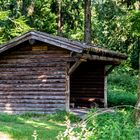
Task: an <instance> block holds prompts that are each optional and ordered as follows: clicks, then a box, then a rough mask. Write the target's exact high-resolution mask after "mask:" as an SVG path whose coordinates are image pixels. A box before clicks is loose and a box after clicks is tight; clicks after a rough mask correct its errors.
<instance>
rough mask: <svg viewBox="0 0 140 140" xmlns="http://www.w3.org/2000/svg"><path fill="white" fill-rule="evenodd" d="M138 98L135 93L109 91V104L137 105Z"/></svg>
mask: <svg viewBox="0 0 140 140" xmlns="http://www.w3.org/2000/svg"><path fill="white" fill-rule="evenodd" d="M136 101H137V98H136V96H135V95H134V94H130V93H123V92H119V91H115V92H114V91H109V92H108V106H109V107H112V106H119V105H131V106H135V104H136Z"/></svg>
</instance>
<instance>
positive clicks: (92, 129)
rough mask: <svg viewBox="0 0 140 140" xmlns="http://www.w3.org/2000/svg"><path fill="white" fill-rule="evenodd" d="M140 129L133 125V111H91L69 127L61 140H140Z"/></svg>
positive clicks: (61, 136)
mask: <svg viewBox="0 0 140 140" xmlns="http://www.w3.org/2000/svg"><path fill="white" fill-rule="evenodd" d="M139 129H140V128H137V127H136V126H135V125H134V124H133V120H132V110H131V109H128V110H127V109H126V110H124V109H122V110H108V111H100V110H97V111H91V112H90V113H89V114H88V117H87V118H86V119H85V120H84V121H83V122H80V123H79V124H77V125H75V126H70V125H69V126H68V127H67V129H66V131H65V132H64V133H63V134H59V137H58V138H59V139H61V140H70V139H77V140H85V139H86V140H126V139H127V140H139V136H140V133H139Z"/></svg>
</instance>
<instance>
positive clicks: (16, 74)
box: [0, 71, 66, 79]
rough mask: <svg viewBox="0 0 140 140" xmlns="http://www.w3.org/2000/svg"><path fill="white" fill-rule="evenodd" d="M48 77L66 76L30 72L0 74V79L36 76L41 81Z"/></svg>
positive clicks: (59, 73) (60, 72)
mask: <svg viewBox="0 0 140 140" xmlns="http://www.w3.org/2000/svg"><path fill="white" fill-rule="evenodd" d="M48 75H50V76H54V77H55V76H56V77H57V76H58V75H63V76H65V75H66V72H64V71H46V72H42V73H41V72H30V71H27V72H24V71H21V72H19V71H18V72H0V79H3V77H4V76H6V77H10V76H12V77H13V76H38V79H42V78H43V77H45V78H46V77H47V76H48Z"/></svg>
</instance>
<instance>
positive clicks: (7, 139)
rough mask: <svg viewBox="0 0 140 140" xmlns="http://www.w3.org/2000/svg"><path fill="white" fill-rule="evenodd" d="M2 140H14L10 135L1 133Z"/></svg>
mask: <svg viewBox="0 0 140 140" xmlns="http://www.w3.org/2000/svg"><path fill="white" fill-rule="evenodd" d="M0 140H13V139H12V138H11V137H10V136H9V135H8V134H5V133H2V132H0Z"/></svg>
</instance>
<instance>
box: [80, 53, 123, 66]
mask: <svg viewBox="0 0 140 140" xmlns="http://www.w3.org/2000/svg"><path fill="white" fill-rule="evenodd" d="M77 56H78V55H77ZM81 58H83V59H88V60H100V61H107V62H113V63H115V64H120V63H121V61H122V59H119V58H112V57H107V56H99V55H90V54H83V55H81Z"/></svg>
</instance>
